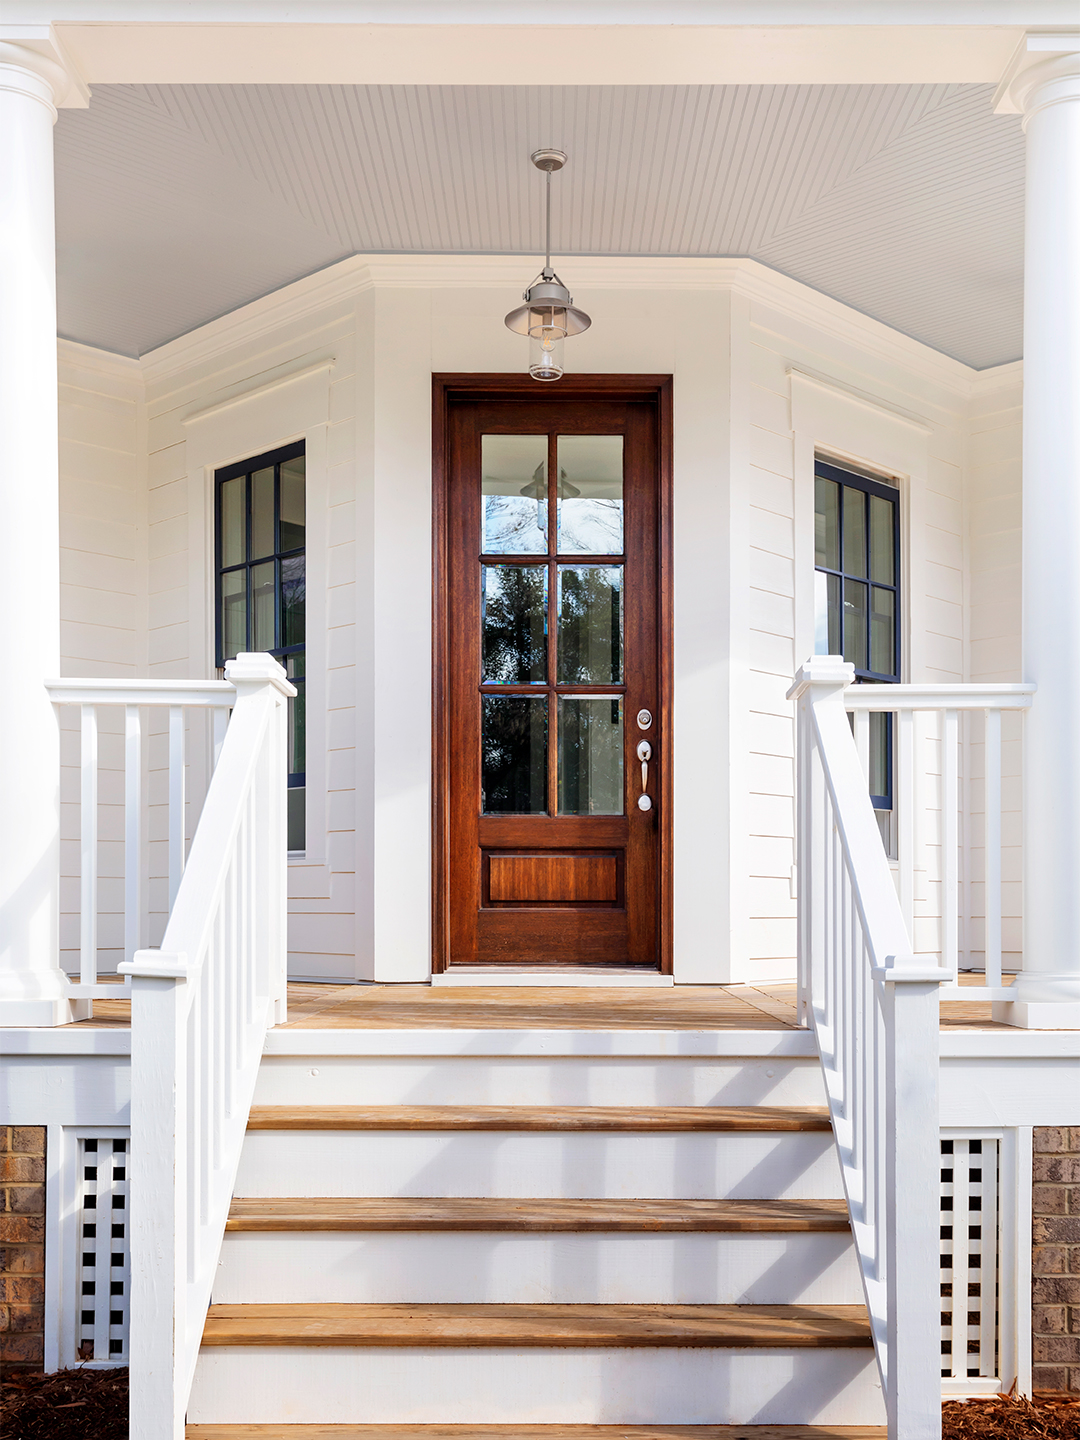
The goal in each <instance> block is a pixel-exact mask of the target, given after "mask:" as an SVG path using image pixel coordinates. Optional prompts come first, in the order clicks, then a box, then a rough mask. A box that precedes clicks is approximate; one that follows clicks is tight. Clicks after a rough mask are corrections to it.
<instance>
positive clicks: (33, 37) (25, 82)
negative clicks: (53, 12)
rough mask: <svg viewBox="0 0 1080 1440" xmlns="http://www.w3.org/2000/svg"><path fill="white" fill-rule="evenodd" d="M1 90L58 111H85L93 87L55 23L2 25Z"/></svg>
mask: <svg viewBox="0 0 1080 1440" xmlns="http://www.w3.org/2000/svg"><path fill="white" fill-rule="evenodd" d="M0 89H5V90H21V91H23V92H24V93H26V94H28V95H31V96H33V98H34V99H37V100H40V101H41V102H42V103H43V104H44V105H47V106H49V107H51V108H52V109H53V110H54V111H56V110H69V109H76V110H85V109H86V108H87V107H88V106H89V104H90V90H89V87H88V86H87V84H86V82H85V81H84V80H83V78H82V76H81V75H80V74H79V72H78V69H77V68H76V66H75V63H74V61H73V60H72V59H71V56H70V55H69V54H68V52H67V51H66V50H65V48H64V46H63V45H62V44H61V42H60V38H59V36H58V35H57V34H56V30H55V29H54V27H53V26H52V25H3V24H0Z"/></svg>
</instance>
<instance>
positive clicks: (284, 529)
mask: <svg viewBox="0 0 1080 1440" xmlns="http://www.w3.org/2000/svg"><path fill="white" fill-rule="evenodd" d="M306 467H307V461H306V460H305V458H304V456H303V455H298V456H297V457H296V459H295V460H285V461H283V462H282V464H281V467H280V472H279V473H280V482H279V483H280V486H281V515H280V516H279V518H278V526H279V529H280V534H281V548H282V550H299V549H301V548H302V546H303V544H304V525H305V510H306V502H305V496H304V487H305V482H304V477H305V474H306Z"/></svg>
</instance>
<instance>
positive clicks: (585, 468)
mask: <svg viewBox="0 0 1080 1440" xmlns="http://www.w3.org/2000/svg"><path fill="white" fill-rule="evenodd" d="M557 453H558V457H559V490H558V497H557V498H558V511H559V544H558V548H559V552H560V554H563V555H621V554H622V548H623V437H622V436H621V435H560V436H559V440H558V452H557Z"/></svg>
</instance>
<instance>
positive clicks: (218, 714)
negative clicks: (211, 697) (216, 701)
mask: <svg viewBox="0 0 1080 1440" xmlns="http://www.w3.org/2000/svg"><path fill="white" fill-rule="evenodd" d="M210 717H211V741H210V769H211V770H212V771H213V770H216V769H217V765H218V760H219V759H220V758H221V747H222V745H224V743H225V731H226V730H227V729H228V725H229V712H228V710H227V709H226V708H225V706H223V705H215V706H214V708H213V709H212V710H211V711H210Z"/></svg>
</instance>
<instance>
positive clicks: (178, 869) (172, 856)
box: [169, 705, 186, 910]
mask: <svg viewBox="0 0 1080 1440" xmlns="http://www.w3.org/2000/svg"><path fill="white" fill-rule="evenodd" d="M185 778H186V777H185V775H184V712H183V709H182V708H181V707H180V706H179V705H171V706H170V707H169V909H170V910H172V907H173V905H174V904H175V903H176V892H177V891H178V890H179V889H180V878H181V876H182V875H183V873H184V859H185V854H184V822H185V819H186V816H185V814H184V811H185V789H186V787H185V783H184V782H185Z"/></svg>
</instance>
